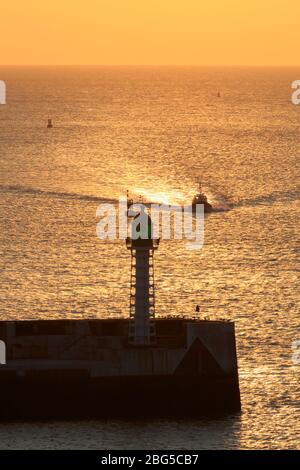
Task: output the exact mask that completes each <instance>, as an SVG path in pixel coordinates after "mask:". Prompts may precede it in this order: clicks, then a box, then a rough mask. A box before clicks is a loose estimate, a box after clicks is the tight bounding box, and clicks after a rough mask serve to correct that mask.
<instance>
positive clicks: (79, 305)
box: [0, 66, 300, 450]
mask: <svg viewBox="0 0 300 470" xmlns="http://www.w3.org/2000/svg"><path fill="white" fill-rule="evenodd" d="M0 79H1V80H4V81H5V83H6V91H7V97H6V100H7V102H6V105H1V106H0V254H1V256H0V312H1V320H8V319H9V320H11V319H18V320H29V319H58V318H73V319H76V318H89V319H91V318H107V317H126V316H128V314H129V282H130V252H129V251H128V250H127V249H126V246H125V242H124V241H122V240H102V239H99V238H98V237H97V235H96V226H97V223H98V221H99V219H98V218H97V215H96V211H97V209H98V207H99V205H101V204H103V203H110V204H117V203H118V200H119V198H120V197H122V196H124V195H126V191H129V192H130V194H132V195H133V198H139V200H143V201H145V202H158V203H164V204H172V205H174V204H175V205H185V204H189V203H190V202H191V200H192V198H193V196H194V195H195V194H196V193H197V189H198V184H199V181H202V185H203V189H204V191H205V194H206V195H207V197H208V200H209V202H210V203H211V204H212V205H213V209H214V210H213V212H212V213H211V214H208V215H206V216H205V220H204V235H205V239H204V245H203V247H202V248H201V249H198V250H188V249H187V247H186V242H185V241H184V240H174V239H171V240H162V241H161V243H160V247H159V249H158V250H157V252H156V253H155V280H156V315H157V316H176V315H178V316H182V315H185V316H192V315H194V314H195V306H196V305H199V306H200V313H198V315H199V316H200V317H202V318H210V319H227V320H232V321H234V322H235V328H236V340H237V352H238V364H239V379H240V389H241V400H242V411H241V412H240V413H235V414H232V415H229V416H224V417H219V418H215V419H196V418H195V419H193V417H191V418H189V419H181V420H178V419H175V418H174V419H168V420H166V419H165V420H161V419H159V420H158V419H153V420H145V419H142V418H141V419H140V420H126V421H124V420H115V419H114V420H105V421H101V420H90V421H87V420H85V421H70V422H66V421H63V422H59V421H57V422H56V421H53V422H52V421H51V422H47V421H46V422H12V423H0V448H1V449H98V450H103V449H164V450H168V449H183V450H189V449H299V448H300V385H299V381H300V380H299V379H300V354H299V355H298V354H297V350H296V349H295V348H296V347H297V344H299V343H297V341H298V342H299V341H300V327H299V326H300V322H299V299H300V290H299V247H300V243H299V214H300V205H299V188H300V185H299V176H300V165H299V157H300V106H296V105H294V104H293V103H292V101H291V94H292V88H291V84H292V82H293V81H294V80H296V79H300V68H288V67H286V68H263V67H260V68H255V67H252V68H247V67H243V68H238V67H223V68H222V67H175V66H174V67H150V66H149V67H133V66H132V67H75V66H74V67H0ZM48 119H52V122H53V128H52V129H48V128H47V121H48ZM140 198H141V199H140ZM293 348H294V349H293ZM0 393H1V391H0ZM83 400H84V397H83ZM99 406H101V403H99Z"/></svg>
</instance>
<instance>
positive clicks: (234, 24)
mask: <svg viewBox="0 0 300 470" xmlns="http://www.w3.org/2000/svg"><path fill="white" fill-rule="evenodd" d="M0 15H1V17H0V64H2V65H6V64H7V65H9V64H16V65H18V64H29V65H31V64H32V65H33V64H45V65H47V64H61V65H64V64H66V65H67V64H99V65H102V64H103V65H105V64H107V65H127V64H128V65H148V64H149V65H155V64H157V65H299V64H300V58H299V44H300V2H299V0H207V1H205V0H151V1H150V0H49V1H46V2H44V1H41V0H9V1H2V2H1V12H0Z"/></svg>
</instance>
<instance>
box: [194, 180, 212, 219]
mask: <svg viewBox="0 0 300 470" xmlns="http://www.w3.org/2000/svg"><path fill="white" fill-rule="evenodd" d="M197 204H203V206H204V212H205V213H207V212H211V211H212V209H213V207H212V205H211V204H210V203H209V202H208V200H207V196H206V195H205V194H204V192H203V190H202V184H201V183H199V192H198V193H197V194H196V195H195V196H194V198H193V201H192V208H193V212H194V211H196V207H197Z"/></svg>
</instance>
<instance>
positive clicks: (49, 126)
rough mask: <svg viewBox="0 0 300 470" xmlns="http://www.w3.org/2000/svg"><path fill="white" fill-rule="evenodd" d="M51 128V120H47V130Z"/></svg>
mask: <svg viewBox="0 0 300 470" xmlns="http://www.w3.org/2000/svg"><path fill="white" fill-rule="evenodd" d="M52 127H53V124H52V119H48V125H47V129H52Z"/></svg>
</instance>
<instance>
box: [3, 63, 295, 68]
mask: <svg viewBox="0 0 300 470" xmlns="http://www.w3.org/2000/svg"><path fill="white" fill-rule="evenodd" d="M0 67H195V68H196V67H228V68H230V67H231V68H234V67H235V68H236V67H241V68H243V67H244V68H246V67H248V68H275V67H281V68H295V67H296V68H297V67H300V64H298V65H296V64H294V65H292V64H269V65H262V64H0Z"/></svg>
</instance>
